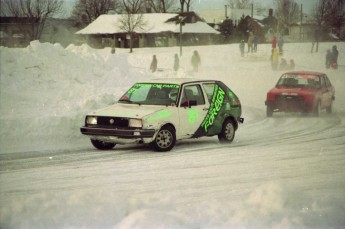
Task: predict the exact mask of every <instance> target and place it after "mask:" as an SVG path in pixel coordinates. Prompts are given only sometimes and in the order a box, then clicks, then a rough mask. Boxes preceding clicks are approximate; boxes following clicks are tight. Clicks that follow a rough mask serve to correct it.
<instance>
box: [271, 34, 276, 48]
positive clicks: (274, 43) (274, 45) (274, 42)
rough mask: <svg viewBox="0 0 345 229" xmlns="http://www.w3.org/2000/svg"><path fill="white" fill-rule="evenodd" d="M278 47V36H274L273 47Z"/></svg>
mask: <svg viewBox="0 0 345 229" xmlns="http://www.w3.org/2000/svg"><path fill="white" fill-rule="evenodd" d="M276 47H277V37H276V36H273V39H272V49H274V48H276Z"/></svg>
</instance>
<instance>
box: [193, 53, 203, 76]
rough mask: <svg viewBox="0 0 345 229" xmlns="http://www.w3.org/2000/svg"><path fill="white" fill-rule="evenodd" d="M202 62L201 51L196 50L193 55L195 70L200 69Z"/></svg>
mask: <svg viewBox="0 0 345 229" xmlns="http://www.w3.org/2000/svg"><path fill="white" fill-rule="evenodd" d="M200 63H201V60H200V56H199V53H198V51H196V50H194V52H193V56H192V66H193V70H194V72H197V71H198V69H199V65H200Z"/></svg>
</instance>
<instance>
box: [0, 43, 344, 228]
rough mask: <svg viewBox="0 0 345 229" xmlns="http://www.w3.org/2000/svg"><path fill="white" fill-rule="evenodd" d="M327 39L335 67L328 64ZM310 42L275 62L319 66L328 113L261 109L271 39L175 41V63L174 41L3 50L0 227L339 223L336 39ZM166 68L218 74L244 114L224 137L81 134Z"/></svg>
mask: <svg viewBox="0 0 345 229" xmlns="http://www.w3.org/2000/svg"><path fill="white" fill-rule="evenodd" d="M333 45H337V46H338V50H339V59H338V63H339V69H337V70H334V69H326V68H325V55H326V50H327V49H330V48H331V47H332V46H333ZM310 49H311V43H286V44H285V46H284V55H283V58H286V59H287V60H290V59H294V61H295V63H296V68H295V70H312V71H322V72H325V73H327V75H328V76H329V78H330V80H331V82H332V84H333V85H334V87H335V90H336V100H335V102H334V106H333V108H334V111H333V113H332V114H327V113H326V112H325V111H323V112H321V114H320V116H319V117H314V116H305V115H300V114H293V113H279V114H274V116H273V117H272V118H266V113H265V105H264V101H265V97H266V93H267V91H268V90H269V89H270V88H272V87H273V86H274V85H275V83H276V81H277V80H278V78H279V76H280V75H281V74H282V73H283V72H284V71H285V70H276V71H273V70H272V69H271V64H270V60H269V59H270V53H271V47H270V44H259V46H258V52H257V53H249V54H248V53H246V55H245V56H244V57H241V55H240V52H239V45H238V44H229V45H218V46H212V45H210V46H194V47H183V50H182V51H183V55H182V57H181V58H180V69H179V70H178V71H177V72H174V71H173V70H172V67H173V62H174V54H175V53H179V51H180V50H179V47H170V48H142V49H134V52H133V53H129V52H128V50H127V49H116V52H115V54H111V50H110V48H105V49H92V48H90V47H89V46H87V45H82V46H75V45H70V46H68V47H67V48H63V47H62V46H61V45H59V44H49V43H39V42H37V41H34V42H31V44H30V45H29V46H28V47H27V48H11V49H10V48H5V47H0V55H1V58H0V70H1V81H0V127H1V128H0V228H3V229H7V228H9V229H11V228H16V229H17V228H35V229H36V228H339V229H340V228H342V229H343V228H345V169H344V168H345V43H344V42H337V43H320V46H319V52H318V53H315V52H314V53H311V52H310ZM194 50H198V51H199V53H200V56H201V67H200V70H199V72H193V71H192V67H191V64H190V58H191V56H192V53H193V51H194ZM153 55H156V56H157V59H158V68H159V70H158V71H157V72H155V73H151V72H150V71H149V66H150V62H151V60H152V56H153ZM172 77H193V78H201V79H218V80H222V81H223V82H224V83H226V84H227V85H228V86H229V87H230V88H231V89H232V90H233V91H234V92H235V93H236V94H237V95H238V96H239V98H240V99H241V103H242V106H243V115H242V117H244V119H245V122H244V124H241V125H240V127H239V129H238V131H237V132H236V136H235V141H234V142H233V143H232V144H230V145H220V144H219V143H218V139H217V137H212V138H201V139H195V140H185V141H180V142H178V143H177V145H176V146H175V148H173V150H172V151H170V152H168V153H157V152H154V151H152V150H151V148H149V147H148V146H145V145H117V146H116V147H115V148H114V149H113V150H111V151H98V150H96V149H94V148H93V147H92V145H91V144H90V141H89V139H88V138H87V137H85V136H82V135H81V134H80V131H79V128H80V127H81V126H82V125H83V123H84V116H85V114H87V113H88V112H91V111H92V110H95V109H98V108H101V107H104V106H108V105H111V104H113V103H114V102H115V101H116V100H117V99H118V98H119V97H120V96H121V95H122V94H123V93H124V92H125V91H126V90H127V89H128V88H129V87H130V86H131V85H132V84H134V83H135V82H136V81H139V80H145V79H149V78H172Z"/></svg>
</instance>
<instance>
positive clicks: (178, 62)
mask: <svg viewBox="0 0 345 229" xmlns="http://www.w3.org/2000/svg"><path fill="white" fill-rule="evenodd" d="M174 58H175V59H174V71H177V70H178V69H179V67H180V59H179V58H178V55H177V54H175V56H174Z"/></svg>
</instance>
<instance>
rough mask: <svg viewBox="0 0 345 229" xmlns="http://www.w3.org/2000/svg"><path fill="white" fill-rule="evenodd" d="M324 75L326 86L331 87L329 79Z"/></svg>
mask: <svg viewBox="0 0 345 229" xmlns="http://www.w3.org/2000/svg"><path fill="white" fill-rule="evenodd" d="M324 77H325V81H326V87H332V84H331V81H329V79H328V77H327V76H324Z"/></svg>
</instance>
